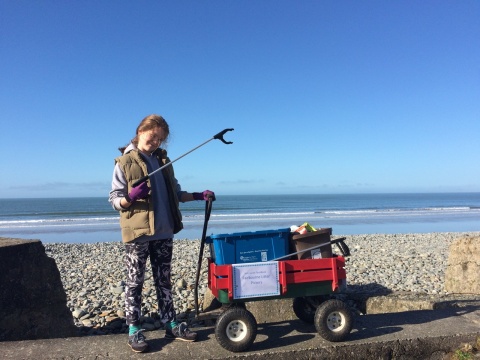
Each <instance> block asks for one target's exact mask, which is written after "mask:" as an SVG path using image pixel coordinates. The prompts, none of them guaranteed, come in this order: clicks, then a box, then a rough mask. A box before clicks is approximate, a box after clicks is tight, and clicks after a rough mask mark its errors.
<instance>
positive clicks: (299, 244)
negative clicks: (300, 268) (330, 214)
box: [290, 228, 332, 260]
mask: <svg viewBox="0 0 480 360" xmlns="http://www.w3.org/2000/svg"><path fill="white" fill-rule="evenodd" d="M330 235H332V229H331V228H324V229H318V230H317V231H313V232H309V233H306V234H303V235H293V236H292V240H291V241H290V245H291V246H290V253H291V254H293V253H296V252H299V251H302V252H301V253H299V254H297V255H296V257H297V259H298V260H305V259H323V258H331V257H332V244H331V243H330ZM313 247H314V248H313ZM310 248H313V249H311V250H307V249H310ZM304 250H306V251H304Z"/></svg>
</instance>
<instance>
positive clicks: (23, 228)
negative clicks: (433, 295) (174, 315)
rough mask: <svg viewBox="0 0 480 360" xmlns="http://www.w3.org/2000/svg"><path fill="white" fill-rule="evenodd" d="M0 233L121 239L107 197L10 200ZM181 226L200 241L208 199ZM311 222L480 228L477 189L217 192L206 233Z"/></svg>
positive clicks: (400, 228) (358, 227)
mask: <svg viewBox="0 0 480 360" xmlns="http://www.w3.org/2000/svg"><path fill="white" fill-rule="evenodd" d="M2 203H3V206H2V208H1V209H0V237H14V238H25V239H39V240H41V241H42V242H45V243H52V242H66V243H92V242H106V241H108V242H110V241H121V240H120V227H119V214H118V212H117V211H115V210H113V209H112V207H111V206H110V204H109V203H108V198H107V197H100V196H95V197H58V198H42V197H34V198H5V199H2ZM180 207H181V210H182V214H183V222H184V230H182V231H181V232H180V233H178V234H176V235H175V236H174V238H175V239H190V240H194V239H200V238H201V237H202V229H203V225H204V219H205V217H204V212H205V202H203V201H195V202H188V203H181V205H180ZM304 222H308V223H309V224H311V225H312V226H314V227H316V228H326V227H327V228H332V231H333V234H339V235H355V234H394V233H404V234H405V233H431V232H477V231H480V192H445V193H438V192H429V193H368V194H367V193H357V194H290V195H278V194H276V195H217V200H216V201H215V202H214V203H213V206H212V213H211V216H210V221H209V223H208V230H207V235H211V234H224V233H229V234H230V233H239V232H251V231H263V230H274V229H281V228H286V227H290V226H293V225H297V226H298V225H301V224H302V223H304Z"/></svg>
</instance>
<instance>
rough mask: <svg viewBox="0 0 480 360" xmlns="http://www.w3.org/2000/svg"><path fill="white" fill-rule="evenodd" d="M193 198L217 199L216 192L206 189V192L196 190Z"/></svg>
mask: <svg viewBox="0 0 480 360" xmlns="http://www.w3.org/2000/svg"><path fill="white" fill-rule="evenodd" d="M193 199H194V200H205V201H208V200H209V199H212V201H215V193H214V192H213V191H210V190H205V191H204V192H201V193H198V192H194V193H193Z"/></svg>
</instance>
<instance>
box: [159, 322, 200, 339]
mask: <svg viewBox="0 0 480 360" xmlns="http://www.w3.org/2000/svg"><path fill="white" fill-rule="evenodd" d="M165 339H168V340H182V341H195V340H196V339H197V333H195V332H193V331H190V330H189V329H188V327H187V323H184V322H183V323H181V324H178V325H177V326H175V327H174V328H173V329H168V328H167V330H166V331H165Z"/></svg>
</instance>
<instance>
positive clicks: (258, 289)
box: [232, 261, 280, 299]
mask: <svg viewBox="0 0 480 360" xmlns="http://www.w3.org/2000/svg"><path fill="white" fill-rule="evenodd" d="M232 270H233V298H234V299H243V298H253V297H263V296H275V295H280V283H279V279H278V262H277V261H268V262H257V263H245V264H232Z"/></svg>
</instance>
